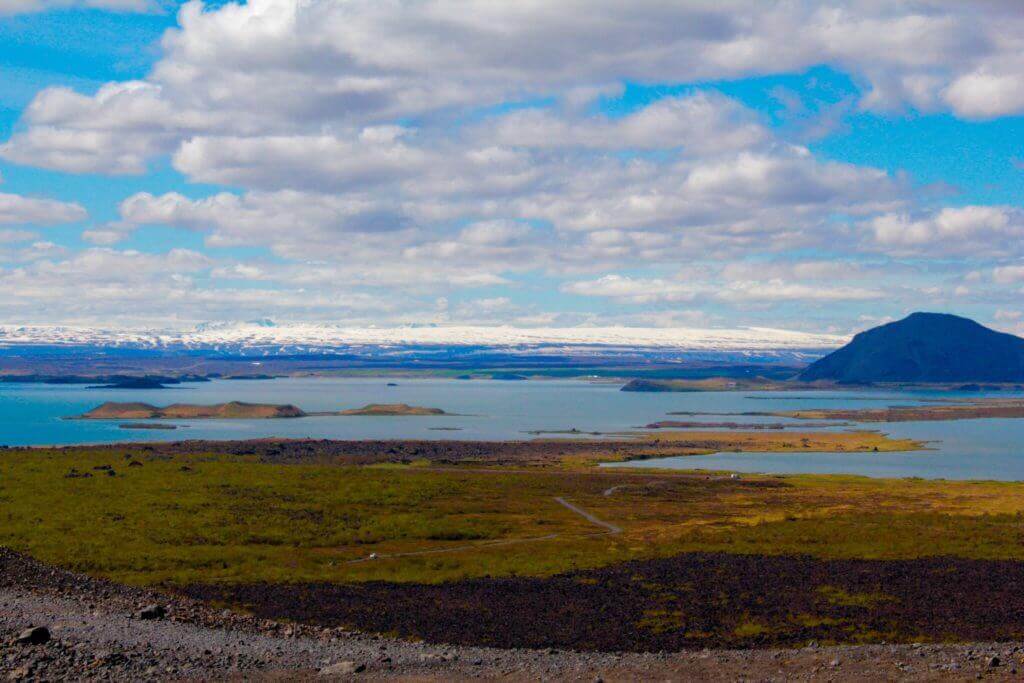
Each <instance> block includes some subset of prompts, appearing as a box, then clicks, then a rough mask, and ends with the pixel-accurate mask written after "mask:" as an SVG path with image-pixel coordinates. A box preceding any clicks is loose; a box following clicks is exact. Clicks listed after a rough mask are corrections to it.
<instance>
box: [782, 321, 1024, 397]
mask: <svg viewBox="0 0 1024 683" xmlns="http://www.w3.org/2000/svg"><path fill="white" fill-rule="evenodd" d="M799 379H801V380H803V381H808V382H811V381H816V380H832V381H835V382H845V383H869V382H1022V381H1024V339H1021V338H1020V337H1016V336H1014V335H1012V334H1006V333H1003V332H996V331H995V330H991V329H989V328H987V327H985V326H983V325H980V324H978V323H976V322H975V321H973V320H970V319H968V318H961V317H959V316H956V315H950V314H947V313H913V314H912V315H910V316H908V317H906V318H904V319H903V320H899V321H897V322H893V323H888V324H886V325H881V326H879V327H875V328H872V329H870V330H867V331H865V332H861V333H860V334H858V335H857V336H855V337H854V338H853V340H852V341H851V342H850V343H849V344H847V345H846V346H844V347H842V348H841V349H839V350H837V351H833V352H832V353H830V354H829V355H827V356H825V357H824V358H822V359H820V360H818V361H816V362H814V363H812V364H811V365H810V366H809V367H808V368H807V369H806V370H804V371H803V372H802V373H801V374H800V377H799Z"/></svg>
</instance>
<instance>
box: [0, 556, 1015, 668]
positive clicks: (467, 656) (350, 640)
mask: <svg viewBox="0 0 1024 683" xmlns="http://www.w3.org/2000/svg"><path fill="white" fill-rule="evenodd" d="M152 605H157V606H160V607H162V608H164V610H166V614H164V615H160V616H155V617H154V616H153V615H152V614H149V615H147V616H149V617H150V618H143V615H142V610H143V609H144V608H145V607H147V606H152ZM157 612H158V613H159V610H157ZM36 626H43V627H45V628H46V629H47V630H48V632H49V636H50V637H49V640H48V641H47V642H45V643H39V644H31V643H18V642H17V639H18V636H19V634H21V633H22V632H23V631H24V630H25V629H27V628H29V627H36ZM1022 658H1024V649H1022V648H1021V647H1020V646H1019V645H1018V644H1015V643H1002V644H967V645H942V646H937V645H921V646H914V645H873V646H858V647H837V648H819V647H806V648H801V649H795V650H748V651H712V650H705V651H700V652H684V653H671V654H670V653H646V654H619V653H576V652H562V651H555V650H497V649H489V648H471V647H444V646H436V645H433V646H432V645H424V644H421V643H412V642H406V641H400V640H395V639H390V638H384V637H378V636H372V635H365V634H358V633H351V632H346V631H342V630H338V629H320V628H313V627H309V626H304V625H288V624H281V623H275V622H270V621H264V620H258V619H254V618H251V617H247V616H244V615H239V614H235V613H232V612H229V611H224V610H219V609H216V608H212V607H210V606H207V605H204V604H202V603H198V602H195V601H190V600H187V599H184V598H181V597H177V596H168V595H164V594H161V593H158V592H153V591H147V590H140V589H135V588H129V587H125V586H119V585H116V584H111V583H109V582H106V581H101V580H97V579H93V578H89V577H85V576H81V575H77V574H74V573H71V572H67V571H64V570H61V569H56V568H53V567H49V566H46V565H42V564H40V563H38V562H35V561H33V560H31V559H28V558H26V557H24V556H22V555H19V554H17V553H14V552H11V551H8V550H4V549H0V678H6V679H8V680H39V681H43V680H142V679H150V680H229V679H235V680H243V679H244V680H275V681H278V680H309V679H310V678H320V679H322V680H332V679H334V680H349V679H351V680H380V679H403V680H428V679H440V680H462V679H497V678H501V679H506V680H537V679H548V680H580V681H595V680H597V679H602V680H607V681H613V680H649V679H652V678H657V679H660V680H694V679H698V678H699V679H706V680H743V679H747V680H764V681H767V680H776V681H784V680H832V681H854V680H914V681H925V680H967V679H970V680H974V679H976V678H978V677H981V678H983V679H990V680H1016V679H1018V678H1019V676H1018V670H1024V668H1021V661H1022Z"/></svg>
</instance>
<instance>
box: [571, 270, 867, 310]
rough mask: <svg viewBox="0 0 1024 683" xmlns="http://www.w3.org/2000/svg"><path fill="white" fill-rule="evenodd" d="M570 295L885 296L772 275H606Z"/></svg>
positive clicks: (575, 285) (634, 300) (649, 299)
mask: <svg viewBox="0 0 1024 683" xmlns="http://www.w3.org/2000/svg"><path fill="white" fill-rule="evenodd" d="M563 291H565V292H567V293H570V294H579V295H583V296H595V297H605V298H611V299H615V300H617V301H620V302H622V303H629V304H649V303H654V302H679V301H694V300H697V299H704V300H718V301H725V302H732V303H747V302H780V301H803V302H827V301H867V300H872V299H880V298H882V297H883V296H884V295H883V293H882V292H881V291H879V290H878V289H873V288H867V287H856V286H842V285H832V286H823V285H821V284H820V283H802V282H793V281H791V280H784V279H781V278H773V279H768V280H757V281H755V280H734V281H725V282H715V281H703V282H699V283H692V282H684V281H682V280H668V279H664V278H653V279H644V278H632V277H627V276H622V275H614V274H613V275H606V276H604V277H602V278H599V279H597V280H584V281H578V282H571V283H568V284H566V285H565V286H564V287H563Z"/></svg>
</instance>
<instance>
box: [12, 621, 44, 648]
mask: <svg viewBox="0 0 1024 683" xmlns="http://www.w3.org/2000/svg"><path fill="white" fill-rule="evenodd" d="M16 641H17V642H18V643H21V644H22V645H42V644H43V643H47V642H49V641H50V629H48V628H46V627H45V626H33V627H32V628H27V629H25V630H24V631H22V632H21V633H19V634H18V637H17V638H16Z"/></svg>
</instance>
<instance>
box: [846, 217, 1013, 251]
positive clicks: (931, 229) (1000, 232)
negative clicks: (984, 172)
mask: <svg viewBox="0 0 1024 683" xmlns="http://www.w3.org/2000/svg"><path fill="white" fill-rule="evenodd" d="M866 227H867V229H868V232H869V233H870V236H871V238H873V240H874V243H875V245H876V246H877V247H878V248H880V249H882V250H885V251H889V252H892V253H895V254H923V255H932V256H935V255H955V254H964V255H971V254H975V255H979V254H980V255H984V254H989V255H1005V254H1008V253H1011V254H1012V253H1019V251H1020V249H1021V244H1022V242H1021V238H1022V237H1024V217H1022V216H1021V215H1020V212H1019V211H1018V210H1017V209H1014V208H1012V207H1005V206H964V207H956V208H945V209H942V210H940V211H937V212H934V213H931V214H926V215H922V216H918V217H915V216H912V215H910V214H907V213H886V214H883V215H881V216H877V217H875V218H873V219H871V220H870V221H868V222H867V224H866Z"/></svg>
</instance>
